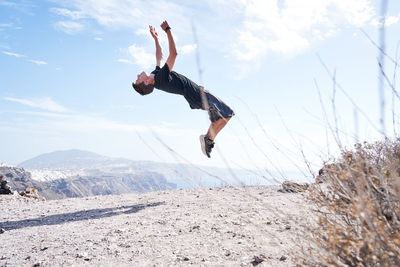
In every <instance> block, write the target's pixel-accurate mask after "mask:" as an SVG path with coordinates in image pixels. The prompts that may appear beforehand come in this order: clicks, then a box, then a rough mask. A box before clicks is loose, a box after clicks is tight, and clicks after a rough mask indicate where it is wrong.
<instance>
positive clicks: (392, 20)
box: [370, 16, 400, 27]
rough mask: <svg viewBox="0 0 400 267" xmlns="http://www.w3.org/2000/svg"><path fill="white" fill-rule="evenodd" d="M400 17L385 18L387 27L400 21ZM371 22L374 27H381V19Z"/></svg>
mask: <svg viewBox="0 0 400 267" xmlns="http://www.w3.org/2000/svg"><path fill="white" fill-rule="evenodd" d="M399 18H400V16H388V17H386V18H385V27H390V26H393V25H395V24H397V23H398V22H399ZM370 24H371V26H374V27H381V26H382V21H381V20H379V19H373V20H372V21H371V23H370Z"/></svg>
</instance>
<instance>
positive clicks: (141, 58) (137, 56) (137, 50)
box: [128, 44, 155, 69]
mask: <svg viewBox="0 0 400 267" xmlns="http://www.w3.org/2000/svg"><path fill="white" fill-rule="evenodd" d="M128 52H129V54H130V55H131V56H132V58H133V63H134V64H136V65H138V66H139V67H141V68H143V69H148V68H150V67H152V66H154V64H155V55H154V54H153V53H149V52H147V50H146V48H144V47H141V46H137V45H136V44H133V45H131V46H129V48H128Z"/></svg>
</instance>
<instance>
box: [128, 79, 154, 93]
mask: <svg viewBox="0 0 400 267" xmlns="http://www.w3.org/2000/svg"><path fill="white" fill-rule="evenodd" d="M132 87H133V88H134V89H135V90H136V92H138V93H139V94H141V95H148V94H150V93H151V92H153V90H154V84H147V85H146V84H144V82H141V83H138V84H135V83H134V82H133V83H132Z"/></svg>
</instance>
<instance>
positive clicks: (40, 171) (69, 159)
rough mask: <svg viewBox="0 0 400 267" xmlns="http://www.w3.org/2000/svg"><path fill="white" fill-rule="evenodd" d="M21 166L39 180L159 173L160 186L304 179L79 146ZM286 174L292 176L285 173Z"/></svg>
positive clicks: (47, 155)
mask: <svg viewBox="0 0 400 267" xmlns="http://www.w3.org/2000/svg"><path fill="white" fill-rule="evenodd" d="M18 167H21V168H24V169H26V170H28V171H29V172H30V173H31V176H32V179H33V180H36V181H43V182H50V181H55V180H65V181H77V180H79V179H88V180H92V181H94V180H95V179H100V178H104V177H108V179H109V180H110V181H112V180H114V181H119V179H122V178H126V177H142V179H147V178H148V177H153V178H154V177H158V178H159V182H160V188H175V187H176V188H193V187H199V186H203V187H204V186H205V187H215V186H222V185H271V184H278V183H279V182H282V181H283V180H286V179H287V180H299V181H302V180H303V181H304V177H301V174H299V173H294V172H291V173H285V174H281V173H273V172H271V171H267V170H248V169H229V168H216V167H206V166H198V165H192V164H178V163H160V162H151V161H133V160H128V159H123V158H112V157H106V156H103V155H98V154H95V153H92V152H89V151H82V150H76V149H74V150H65V151H55V152H52V153H47V154H43V155H39V156H37V157H35V158H32V159H30V160H27V161H24V162H22V163H21V164H19V165H18ZM154 175H156V176H154ZM284 175H287V176H288V177H284ZM172 185H173V186H172ZM171 186H172V187H171ZM111 191H112V190H111Z"/></svg>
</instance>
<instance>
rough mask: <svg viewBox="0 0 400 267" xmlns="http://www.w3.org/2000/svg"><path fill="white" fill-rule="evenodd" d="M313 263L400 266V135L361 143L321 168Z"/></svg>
mask: <svg viewBox="0 0 400 267" xmlns="http://www.w3.org/2000/svg"><path fill="white" fill-rule="evenodd" d="M318 180H319V182H320V184H319V186H316V187H315V188H314V189H312V190H311V194H310V195H311V198H312V200H313V201H315V203H316V205H317V206H318V207H319V214H320V216H319V226H318V228H317V229H315V230H312V231H310V233H311V240H312V243H313V245H314V246H315V249H313V251H312V252H310V253H307V254H309V255H308V256H307V257H302V260H301V261H302V262H301V264H302V265H310V266H332V265H334V266H400V222H399V219H400V139H397V140H394V141H393V140H389V139H386V140H385V141H382V142H377V143H374V144H367V143H364V144H357V145H356V146H355V148H354V149H353V150H348V151H344V152H343V153H342V155H341V157H340V158H339V159H338V160H335V161H334V162H330V163H326V164H325V165H324V167H323V168H322V169H321V170H320V173H319V176H318V177H317V181H318Z"/></svg>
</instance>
